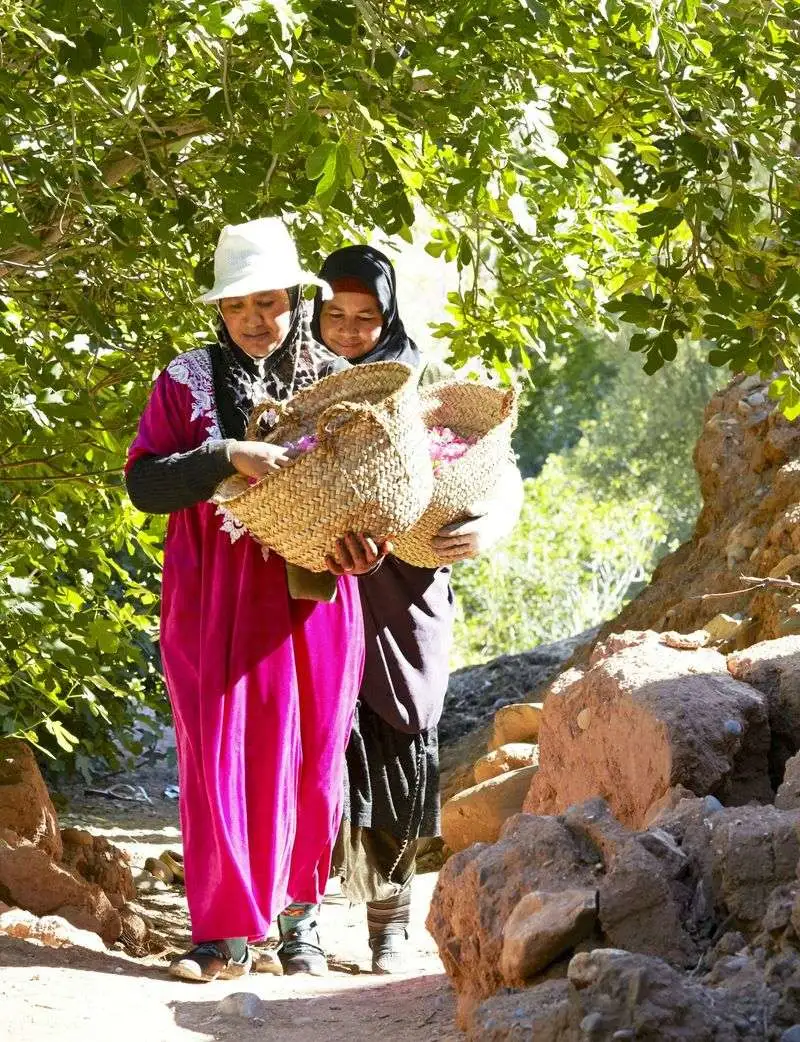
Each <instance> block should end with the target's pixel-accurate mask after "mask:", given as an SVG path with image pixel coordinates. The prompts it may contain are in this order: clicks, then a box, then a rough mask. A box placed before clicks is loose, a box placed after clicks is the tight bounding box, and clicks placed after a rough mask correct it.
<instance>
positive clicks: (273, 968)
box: [252, 948, 283, 977]
mask: <svg viewBox="0 0 800 1042" xmlns="http://www.w3.org/2000/svg"><path fill="white" fill-rule="evenodd" d="M252 972H253V973H273V974H275V976H276V977H280V976H281V975H282V973H283V966H282V965H281V960H280V959H279V958H278V952H277V949H275V948H258V949H253V971H252Z"/></svg>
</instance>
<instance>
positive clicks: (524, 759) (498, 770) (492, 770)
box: [475, 742, 539, 782]
mask: <svg viewBox="0 0 800 1042" xmlns="http://www.w3.org/2000/svg"><path fill="white" fill-rule="evenodd" d="M538 764H539V747H538V745H533V744H531V743H530V742H509V743H508V745H501V746H499V747H498V748H497V749H494V750H493V751H492V752H490V753H487V754H486V755H485V756H482V757H481V758H480V760H478V761H476V763H475V782H483V781H488V780H489V779H490V778H497V777H499V776H500V775H501V774H508V773H509V771H518V770H519V769H520V768H521V767H536V766H538Z"/></svg>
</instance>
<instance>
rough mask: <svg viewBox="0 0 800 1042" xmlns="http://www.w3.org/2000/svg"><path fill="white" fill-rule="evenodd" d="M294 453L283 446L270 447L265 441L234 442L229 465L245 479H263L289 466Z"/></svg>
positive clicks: (295, 454)
mask: <svg viewBox="0 0 800 1042" xmlns="http://www.w3.org/2000/svg"><path fill="white" fill-rule="evenodd" d="M296 456H297V453H296V452H293V451H292V450H291V449H286V448H284V446H283V445H270V444H268V443H267V442H265V441H235V442H234V443H233V445H232V446H231V452H230V458H231V463H232V464H233V465H234V467H236V469H237V471H238V472H239V473H240V474H244V476H245V477H246V478H265V477H267V475H268V474H274V473H275V472H276V471H278V470H281V469H282V468H283V467H288V466H289V464H290V463H291V462H292V460H294V459H295V458H296Z"/></svg>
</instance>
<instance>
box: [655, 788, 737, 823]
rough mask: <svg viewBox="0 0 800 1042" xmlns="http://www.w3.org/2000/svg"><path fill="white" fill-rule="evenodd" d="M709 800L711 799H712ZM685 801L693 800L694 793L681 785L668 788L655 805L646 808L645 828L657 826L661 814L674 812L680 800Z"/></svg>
mask: <svg viewBox="0 0 800 1042" xmlns="http://www.w3.org/2000/svg"><path fill="white" fill-rule="evenodd" d="M711 798H712V799H713V797H711ZM687 799H688V800H692V799H695V793H693V792H692V791H691V790H689V789H687V788H686V787H685V786H683V785H672V786H670V788H668V789H667V791H666V792H665V793H664V795H663V796H662V797H661V798H660V799H657V800H656V801H655V803H651V804H650V806H649V807H648V808H647V813H646V814H645V816H644V823H645V827H646V828H650V827H651V826H652V825H658V823H659V821H660V819H661V816H662V814H666V813H669V812H670V811H673V810H675V808H676V807H677V806H678V804H679V803H680V802H681V800H687ZM720 806H722V804H720Z"/></svg>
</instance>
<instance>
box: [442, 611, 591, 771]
mask: <svg viewBox="0 0 800 1042" xmlns="http://www.w3.org/2000/svg"><path fill="white" fill-rule="evenodd" d="M596 633H597V630H596V629H593V630H587V631H586V632H585V633H579V634H577V636H574V637H565V638H564V639H563V640H558V641H555V642H554V643H552V644H542V645H540V646H539V647H536V648H532V649H531V650H530V651H523V652H521V653H520V654H518V655H501V656H500V657H499V658H495V659H492V660H491V661H490V662H486V663H483V664H481V665H480V666H467V667H466V668H464V669H457V670H454V671H453V672H452V673H451V674H450V681H449V684H448V687H447V698H446V705H447V712H446V713H445V714H444V717H443V718H442V720H441V721H440V723H439V741H440V744H441V746H442V752H443V753H444V752H446V751H447V749H448V747H450V746H451V745H453V744H455V743H456V742H457V741H458V740H460V739H461V738H462V737H464V736H465V735H466V734H467V733H468V732H469V731H471V730H473V729H474V728H482V726H483V725H484V724H486V723H488V722H489V721H491V718H492V717H493V715H494V713H495V711H496V710H497V708H498V706H503V705H508V704H510V703H512V702H538V701H541V695H539V692H540V691H541V690H542V689H543V688H544V687H545V686H546V685H547V684H549V683H550V681H551V680H553V678H554V677H556V676H557V675H558V673H559V672H560V671H561V670H562V669H563V667H564V664H565V663H566V662H567V661H568V660H569V659H570V657H571V656H572V655H573V654H574V653H575V650H576V648H579V647H581V646H583V645H587V644H590V643H591V641H592V640H593V639H594V637H595V635H596ZM485 751H486V746H485V745H484V747H483V749H482V750H481V752H485ZM478 755H479V754H478ZM476 758H477V756H473V757H472V760H473V761H474V760H475V759H476ZM448 766H449V765H448Z"/></svg>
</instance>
